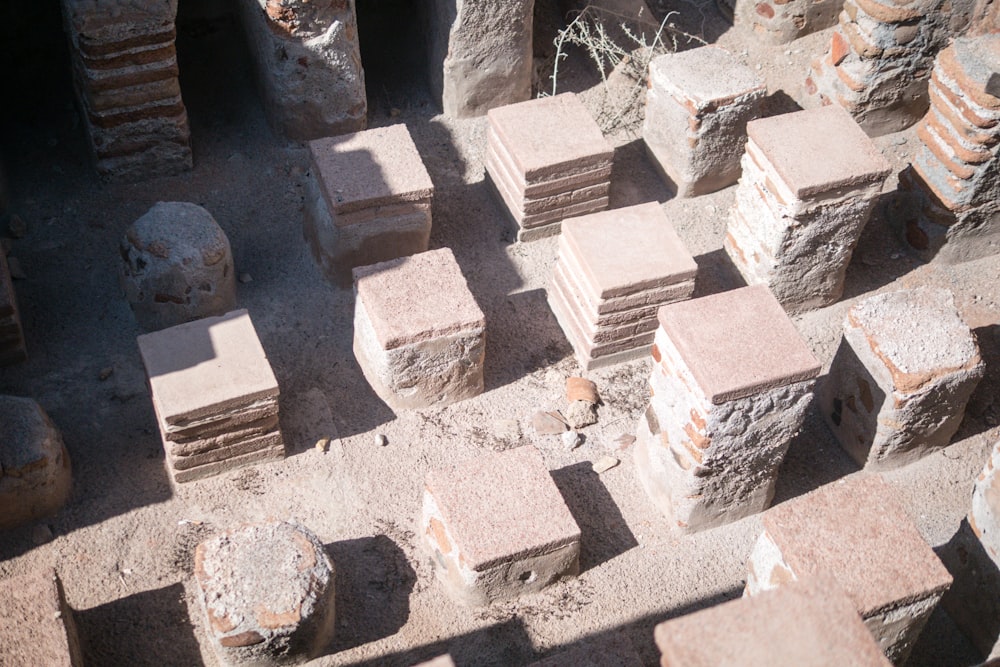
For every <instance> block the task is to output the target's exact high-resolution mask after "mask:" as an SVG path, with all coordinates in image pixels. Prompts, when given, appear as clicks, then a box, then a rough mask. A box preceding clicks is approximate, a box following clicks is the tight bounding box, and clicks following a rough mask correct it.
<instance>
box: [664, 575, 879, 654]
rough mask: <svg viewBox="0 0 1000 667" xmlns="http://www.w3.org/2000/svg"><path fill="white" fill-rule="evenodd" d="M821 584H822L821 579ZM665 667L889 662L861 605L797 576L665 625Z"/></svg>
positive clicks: (832, 586)
mask: <svg viewBox="0 0 1000 667" xmlns="http://www.w3.org/2000/svg"><path fill="white" fill-rule="evenodd" d="M820 581H822V584H820V583H819V582H820ZM653 637H654V638H655V640H656V645H657V647H658V648H659V649H660V653H661V654H662V656H663V664H664V665H684V667H717V666H718V665H741V666H742V667H779V666H781V665H795V666H796V667H842V666H843V665H852V666H853V667H889V665H891V664H892V663H891V662H889V660H888V659H887V658H886V657H885V655H884V654H883V653H882V651H881V649H879V647H878V644H876V643H875V640H874V639H873V638H872V635H871V633H870V632H869V631H868V628H866V627H865V624H864V623H863V622H862V621H861V617H860V616H859V615H858V612H857V611H855V609H854V605H853V604H852V603H851V601H850V600H849V599H848V598H847V597H845V596H844V594H843V593H841V592H840V591H839V590H837V588H836V586H835V582H833V581H830V580H822V579H821V580H810V581H807V582H801V581H793V582H790V583H788V584H786V585H782V586H781V587H780V588H777V589H775V590H771V591H765V592H763V593H760V594H759V595H754V596H753V597H746V598H740V599H738V600H732V601H730V602H725V603H723V604H720V605H717V606H715V607H711V608H709V609H703V610H702V611H698V612H695V613H693V614H688V615H687V616H682V617H680V618H675V619H673V620H670V621H667V622H665V623H660V624H659V625H657V626H656V629H655V630H654V631H653Z"/></svg>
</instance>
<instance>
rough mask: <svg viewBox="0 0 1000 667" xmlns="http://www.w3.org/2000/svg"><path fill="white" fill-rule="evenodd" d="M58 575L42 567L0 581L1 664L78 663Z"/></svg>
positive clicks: (49, 666)
mask: <svg viewBox="0 0 1000 667" xmlns="http://www.w3.org/2000/svg"><path fill="white" fill-rule="evenodd" d="M67 611H68V608H66V607H65V603H64V601H63V596H62V587H61V585H60V583H59V577H58V576H56V571H55V570H53V569H52V568H45V569H42V570H37V571H34V572H30V573H28V574H23V575H20V576H16V577H11V578H10V579H4V580H3V581H0V637H2V638H3V640H2V641H0V665H11V666H12V667H14V666H17V665H25V666H28V665H39V666H41V665H44V666H45V667H79V666H80V665H82V664H83V662H82V660H81V659H80V656H78V655H76V651H75V649H74V646H75V642H71V641H70V638H69V636H68V634H67V630H66V620H65V619H64V618H63V616H64V614H65V613H66V612H67Z"/></svg>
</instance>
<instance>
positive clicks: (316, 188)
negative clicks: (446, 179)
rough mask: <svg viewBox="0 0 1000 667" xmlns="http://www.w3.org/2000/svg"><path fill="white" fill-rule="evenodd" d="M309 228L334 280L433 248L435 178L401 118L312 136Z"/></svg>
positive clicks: (316, 250)
mask: <svg viewBox="0 0 1000 667" xmlns="http://www.w3.org/2000/svg"><path fill="white" fill-rule="evenodd" d="M309 156H310V164H311V175H310V179H309V184H308V187H307V201H306V216H305V236H306V238H307V239H308V241H309V246H310V248H311V249H312V253H313V257H315V258H316V261H317V262H318V263H319V265H320V267H321V268H322V269H323V272H324V274H325V275H326V276H327V278H329V279H330V280H332V281H334V282H336V283H338V284H341V285H349V284H350V283H351V269H353V268H355V267H358V266H368V265H370V264H375V263H378V262H384V261H387V260H390V259H396V258H397V257H404V256H406V255H413V254H415V253H418V252H423V251H425V250H427V244H428V241H429V240H430V235H431V202H432V199H433V196H434V184H433V183H431V178H430V176H429V175H428V174H427V169H425V168H424V163H423V161H422V160H421V159H420V153H419V152H417V147H416V145H414V143H413V139H412V138H411V137H410V133H409V131H408V130H407V129H406V126H405V125H403V124H399V125H391V126H389V127H380V128H377V129H373V130H366V131H364V132H356V133H354V134H347V135H343V136H339V137H327V138H323V139H317V140H315V141H311V142H309Z"/></svg>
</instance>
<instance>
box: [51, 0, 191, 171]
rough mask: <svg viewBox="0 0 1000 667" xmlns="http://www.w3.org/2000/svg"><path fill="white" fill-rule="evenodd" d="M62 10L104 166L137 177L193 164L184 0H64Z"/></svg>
mask: <svg viewBox="0 0 1000 667" xmlns="http://www.w3.org/2000/svg"><path fill="white" fill-rule="evenodd" d="M62 9H63V16H64V18H65V21H64V23H65V25H66V32H67V35H68V37H69V46H70V55H71V57H72V65H73V79H74V84H75V87H76V94H77V100H78V102H79V105H80V109H81V114H82V116H83V120H84V126H85V127H86V129H87V134H88V137H89V139H90V147H91V150H92V152H93V154H94V156H95V159H96V164H97V170H98V172H99V173H101V174H102V175H104V176H108V177H111V178H116V179H122V180H131V181H134V180H142V179H147V178H153V177H157V176H170V175H174V174H178V173H180V172H183V171H186V170H188V169H190V168H191V146H190V130H189V129H188V120H187V110H186V109H185V107H184V102H183V100H182V99H181V90H180V84H179V82H178V69H177V52H176V49H175V46H174V41H175V39H176V37H177V30H176V28H175V26H174V21H175V19H176V18H177V0H150V1H147V2H129V1H128V0H99V1H98V0H62Z"/></svg>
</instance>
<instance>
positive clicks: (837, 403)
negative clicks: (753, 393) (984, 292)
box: [818, 287, 985, 469]
mask: <svg viewBox="0 0 1000 667" xmlns="http://www.w3.org/2000/svg"><path fill="white" fill-rule="evenodd" d="M984 372H985V365H984V363H983V360H982V357H981V356H980V354H979V346H978V345H977V344H976V339H975V336H974V335H973V333H972V331H971V330H970V329H969V327H968V326H967V325H966V324H965V322H963V321H962V319H961V317H960V316H959V314H958V312H957V311H956V310H955V301H954V298H953V297H952V295H951V292H949V291H947V290H944V289H938V288H930V287H923V288H919V289H913V290H902V291H897V292H889V293H885V294H877V295H875V296H871V297H868V298H866V299H864V300H862V301H859V302H857V303H856V304H854V306H852V307H851V309H850V310H849V311H848V314H847V318H846V320H845V322H844V336H843V338H842V340H841V343H840V348H839V349H838V351H837V354H836V356H835V357H834V360H833V362H832V365H831V367H830V373H829V375H828V376H827V377H826V379H825V380H824V382H823V384H822V386H821V387H820V390H819V392H818V396H819V402H820V409H821V410H822V412H823V416H824V417H825V418H826V420H827V423H828V424H829V426H830V428H831V429H832V430H833V432H834V435H836V436H837V439H838V440H839V441H840V444H841V446H842V447H843V448H844V449H845V450H847V452H848V453H849V454H850V455H851V456H852V457H853V458H854V459H855V460H856V461H857V462H858V463H859V464H861V465H863V466H866V467H869V468H873V469H881V468H892V467H897V466H901V465H905V464H907V463H910V462H912V461H915V460H916V459H918V458H920V457H922V456H926V455H927V454H929V453H931V452H934V451H936V450H938V449H940V448H941V447H944V446H946V445H947V444H948V443H949V442H950V441H951V437H952V436H953V435H954V434H955V431H957V430H958V427H959V425H960V424H961V422H962V418H963V417H964V415H965V405H966V403H967V402H968V400H969V397H970V396H971V395H972V392H973V391H974V390H975V388H976V386H977V385H978V384H979V380H980V379H982V377H983V373H984Z"/></svg>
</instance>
